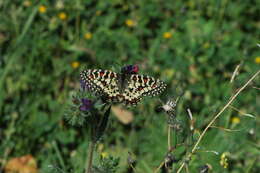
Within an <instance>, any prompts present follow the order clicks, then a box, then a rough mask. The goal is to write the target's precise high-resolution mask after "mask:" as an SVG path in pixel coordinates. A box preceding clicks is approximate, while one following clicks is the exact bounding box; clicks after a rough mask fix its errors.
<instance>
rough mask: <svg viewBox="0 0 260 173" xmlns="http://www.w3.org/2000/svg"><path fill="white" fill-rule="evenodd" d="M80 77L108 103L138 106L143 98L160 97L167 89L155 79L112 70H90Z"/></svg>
mask: <svg viewBox="0 0 260 173" xmlns="http://www.w3.org/2000/svg"><path fill="white" fill-rule="evenodd" d="M80 77H81V80H82V81H83V82H84V84H85V85H86V87H87V88H88V89H89V90H90V91H92V92H94V93H96V94H97V95H101V96H102V97H103V98H104V99H105V100H107V101H110V102H114V103H124V104H126V105H136V104H137V103H138V102H140V101H141V99H142V97H143V96H155V95H158V94H160V93H161V92H162V91H163V90H165V88H166V84H165V83H164V82H162V81H160V80H158V79H154V78H153V77H149V76H145V75H138V74H131V73H122V72H121V73H115V72H113V71H110V70H101V69H93V70H92V69H89V70H85V71H83V72H81V74H80Z"/></svg>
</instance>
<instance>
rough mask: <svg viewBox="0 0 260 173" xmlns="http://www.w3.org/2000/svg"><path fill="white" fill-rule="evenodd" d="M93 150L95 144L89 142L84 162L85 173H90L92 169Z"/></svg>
mask: <svg viewBox="0 0 260 173" xmlns="http://www.w3.org/2000/svg"><path fill="white" fill-rule="evenodd" d="M94 149H95V142H93V141H90V143H89V146H88V153H87V154H88V159H87V162H86V171H85V173H91V168H92V160H93V152H94Z"/></svg>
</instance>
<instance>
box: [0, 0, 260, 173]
mask: <svg viewBox="0 0 260 173" xmlns="http://www.w3.org/2000/svg"><path fill="white" fill-rule="evenodd" d="M259 14H260V1H257V0H251V1H244V0H237V1H228V0H219V1H207V0H198V1H193V0H184V1H171V0H166V1H159V0H150V1H148V0H143V1H127V0H125V1H123V0H110V1H94V0H86V1H84V0H73V1H72V0H56V1H51V0H47V1H43V0H42V1H32V0H31V1H29V0H24V1H23V0H12V1H10V0H9V1H8V0H2V1H0V67H1V68H0V87H1V88H0V111H1V112H0V116H1V117H0V166H1V167H0V169H1V170H3V168H4V167H5V165H6V163H7V162H8V160H10V159H12V158H15V157H21V156H24V155H28V154H31V155H32V156H33V158H34V159H35V160H36V162H37V165H38V170H39V172H53V169H50V166H49V165H52V166H55V167H57V168H60V169H62V170H64V171H65V172H83V170H84V165H85V159H86V150H87V145H88V141H89V140H88V136H87V132H86V129H85V128H84V126H83V127H72V126H70V125H69V124H68V123H67V122H66V121H64V118H63V112H64V109H65V106H66V104H67V103H68V101H69V100H70V98H71V95H72V93H73V92H74V91H75V90H77V89H78V88H79V73H80V71H81V70H83V69H87V68H90V69H94V68H102V69H109V70H115V71H118V69H120V67H121V66H124V65H127V64H137V65H139V67H140V74H147V75H151V76H154V77H156V78H160V79H161V80H163V81H165V82H166V83H167V84H168V89H167V91H166V92H165V93H164V95H162V96H161V100H164V101H165V100H167V99H169V98H176V97H177V96H179V95H181V94H182V93H183V96H182V97H181V99H180V101H179V103H178V106H177V110H176V114H177V118H178V120H179V121H180V122H181V123H182V126H183V131H182V132H179V133H178V134H177V136H178V140H176V138H175V137H174V138H173V142H176V141H177V142H178V143H181V141H182V140H183V139H186V138H189V136H191V132H190V131H189V126H190V124H189V119H188V113H187V111H186V110H187V109H188V108H189V109H190V110H191V112H192V114H193V118H194V120H195V124H194V126H195V129H196V133H197V134H199V133H201V131H202V130H203V129H204V128H205V126H206V125H207V124H208V123H209V121H210V120H211V119H212V118H213V116H214V115H215V114H216V113H217V112H218V111H219V110H220V109H221V108H222V107H223V106H224V104H225V103H227V101H228V98H229V97H230V96H231V95H232V94H233V93H234V92H235V91H236V90H237V88H239V87H240V86H241V85H242V84H244V83H245V82H246V81H247V79H249V77H251V76H252V75H253V74H254V73H255V72H256V71H257V70H259V69H260V68H259V67H260V47H258V46H257V43H260V42H259V38H260V21H259ZM239 64H240V67H239V70H238V71H239V74H238V75H237V76H236V77H235V79H234V81H233V82H230V80H231V77H232V74H233V72H234V70H235V68H236V67H237V65H239ZM259 81H260V80H259V77H258V78H256V79H255V80H254V82H253V83H252V84H251V85H250V86H249V87H248V88H247V89H246V90H245V91H243V92H242V93H241V94H240V96H239V97H238V98H237V99H236V100H235V102H234V103H233V104H232V106H233V107H235V108H236V109H238V110H239V111H238V110H235V109H234V108H233V109H231V108H228V109H227V111H225V112H224V113H223V114H222V115H221V117H220V118H219V119H218V120H217V121H216V123H215V124H214V126H217V127H221V128H222V129H219V128H212V129H210V130H209V131H208V132H207V134H206V136H205V138H204V139H203V140H202V143H201V144H200V145H199V146H200V148H199V150H198V152H197V153H196V154H195V155H194V156H193V157H192V159H191V161H190V162H189V168H188V169H189V171H190V172H198V171H199V168H200V167H201V166H203V165H205V164H206V163H208V164H210V165H211V166H212V171H213V172H232V173H237V172H259V170H260V164H259V163H260V160H259V155H260V151H259V149H260V140H259V121H260V120H259V113H260V101H259V100H260V96H259V86H260V82H259ZM158 104H160V102H159V101H158V98H152V99H151V98H147V99H145V100H144V101H143V102H142V103H141V104H139V105H138V106H137V107H135V108H130V109H128V110H129V111H131V112H132V113H133V115H134V119H133V121H132V122H131V123H129V124H123V123H121V122H120V121H118V119H117V118H116V117H115V116H112V117H111V122H110V124H109V127H108V129H107V133H106V135H105V136H104V137H103V139H102V140H101V141H100V143H99V144H98V147H97V152H96V153H95V162H94V163H95V164H97V163H98V162H97V160H98V158H99V157H100V155H110V156H113V157H118V156H120V165H119V170H118V171H117V172H131V169H129V166H128V165H127V161H126V160H127V157H128V151H129V152H131V153H133V154H134V155H135V158H136V160H137V162H136V170H137V172H139V173H140V172H141V173H143V172H145V173H146V172H147V173H149V172H152V171H153V170H154V169H155V168H156V167H158V166H159V164H160V163H161V162H162V161H163V159H164V157H165V155H166V153H167V118H166V116H165V115H164V114H163V113H156V111H155V108H156V106H157V105H158ZM245 113H247V114H251V115H253V116H255V118H250V117H248V116H245ZM223 128H227V129H233V130H234V129H235V130H239V131H232V132H229V131H227V130H223ZM175 135H176V134H175ZM194 140H195V141H196V137H195V139H194ZM193 143H194V142H192V141H190V143H189V144H187V145H186V144H185V145H184V146H182V147H179V149H177V150H176V151H174V156H175V157H176V158H177V160H181V159H183V158H184V154H185V151H189V149H190V145H192V144H193ZM208 151H216V152H218V153H219V155H216V154H214V153H212V152H208ZM225 152H227V153H228V154H227V155H228V157H227V159H228V166H227V168H224V167H223V165H221V164H220V161H221V154H222V153H225ZM178 166H179V163H175V164H174V168H178ZM1 170H0V172H1ZM184 170H185V169H184ZM184 172H185V171H184Z"/></svg>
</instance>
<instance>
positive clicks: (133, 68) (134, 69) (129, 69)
mask: <svg viewBox="0 0 260 173" xmlns="http://www.w3.org/2000/svg"><path fill="white" fill-rule="evenodd" d="M138 71H139V68H138V65H127V66H124V67H123V68H122V69H121V72H122V73H124V74H137V73H138Z"/></svg>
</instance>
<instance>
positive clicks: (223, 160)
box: [219, 152, 229, 168]
mask: <svg viewBox="0 0 260 173" xmlns="http://www.w3.org/2000/svg"><path fill="white" fill-rule="evenodd" d="M228 154H229V153H228V152H224V153H222V154H221V156H220V162H219V163H220V165H221V166H223V168H227V167H228V159H227V155H228Z"/></svg>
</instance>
